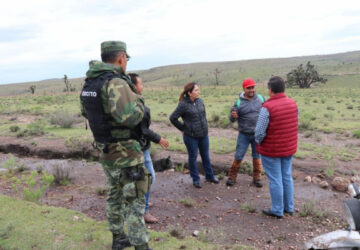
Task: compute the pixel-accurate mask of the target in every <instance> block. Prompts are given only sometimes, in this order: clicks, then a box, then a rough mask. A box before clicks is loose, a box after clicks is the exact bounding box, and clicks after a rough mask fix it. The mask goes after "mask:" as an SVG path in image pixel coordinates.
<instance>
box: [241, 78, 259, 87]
mask: <svg viewBox="0 0 360 250" xmlns="http://www.w3.org/2000/svg"><path fill="white" fill-rule="evenodd" d="M252 86H256V84H255V81H254V80H253V79H251V78H246V79H245V80H244V81H243V88H245V89H246V88H248V87H252Z"/></svg>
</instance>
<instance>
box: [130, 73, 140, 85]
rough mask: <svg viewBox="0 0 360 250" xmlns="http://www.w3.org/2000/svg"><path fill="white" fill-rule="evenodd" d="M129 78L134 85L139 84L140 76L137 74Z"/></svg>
mask: <svg viewBox="0 0 360 250" xmlns="http://www.w3.org/2000/svg"><path fill="white" fill-rule="evenodd" d="M129 76H130V79H131V82H132V83H133V84H134V85H136V84H137V83H138V81H137V78H138V77H139V75H138V74H136V73H130V74H129Z"/></svg>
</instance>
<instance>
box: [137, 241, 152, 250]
mask: <svg viewBox="0 0 360 250" xmlns="http://www.w3.org/2000/svg"><path fill="white" fill-rule="evenodd" d="M135 250H152V248H150V247H149V245H148V244H147V243H146V244H144V245H140V246H135Z"/></svg>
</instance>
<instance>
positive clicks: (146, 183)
mask: <svg viewBox="0 0 360 250" xmlns="http://www.w3.org/2000/svg"><path fill="white" fill-rule="evenodd" d="M139 168H142V169H143V171H144V177H143V179H142V180H138V181H135V184H136V190H137V197H141V196H144V195H145V194H146V193H147V192H148V191H149V190H150V186H151V183H152V176H151V173H150V172H149V171H148V170H147V169H146V168H145V167H144V166H141V167H139Z"/></svg>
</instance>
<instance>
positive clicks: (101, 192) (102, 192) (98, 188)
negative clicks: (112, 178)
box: [95, 186, 108, 196]
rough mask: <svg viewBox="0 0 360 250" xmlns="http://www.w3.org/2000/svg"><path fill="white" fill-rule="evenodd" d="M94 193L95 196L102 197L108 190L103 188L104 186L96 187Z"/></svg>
mask: <svg viewBox="0 0 360 250" xmlns="http://www.w3.org/2000/svg"><path fill="white" fill-rule="evenodd" d="M95 192H96V194H97V195H99V196H103V195H106V194H107V192H108V188H107V187H104V186H101V187H96V188H95Z"/></svg>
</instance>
